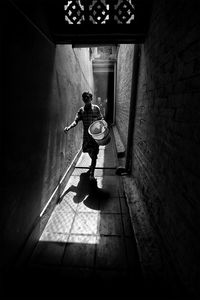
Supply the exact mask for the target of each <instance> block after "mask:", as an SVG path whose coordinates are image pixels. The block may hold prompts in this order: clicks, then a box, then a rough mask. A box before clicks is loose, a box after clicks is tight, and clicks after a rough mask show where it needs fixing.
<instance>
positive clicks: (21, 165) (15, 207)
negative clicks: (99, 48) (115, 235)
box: [0, 3, 93, 267]
mask: <svg viewBox="0 0 200 300" xmlns="http://www.w3.org/2000/svg"><path fill="white" fill-rule="evenodd" d="M2 8H3V12H2V18H3V19H2V18H1V21H2V26H1V29H2V35H1V42H2V43H1V65H2V68H1V71H2V75H3V76H2V80H3V81H2V83H3V84H2V88H1V91H2V95H3V98H2V100H3V101H2V110H1V112H2V115H3V116H2V124H1V125H2V127H1V128H2V130H1V132H2V145H3V155H2V156H1V158H2V159H3V163H4V167H5V171H4V173H3V175H4V185H3V192H4V197H1V218H0V230H1V231H0V232H1V245H2V246H1V251H3V253H2V255H1V256H0V265H1V266H5V267H6V266H8V265H9V264H11V263H12V262H13V260H14V259H15V258H16V257H17V255H18V253H19V251H20V250H21V247H22V246H23V244H24V242H25V240H26V238H27V236H28V234H29V233H30V230H31V229H32V226H33V224H34V223H35V221H36V219H37V218H38V216H39V215H40V212H41V211H42V209H43V207H44V205H45V204H46V202H47V201H48V199H49V197H50V195H51V194H52V192H53V191H54V189H55V187H56V186H57V184H58V183H59V181H60V179H61V178H62V176H63V174H64V173H65V171H66V170H67V168H68V166H69V165H70V163H71V161H72V159H73V158H74V156H75V155H76V153H77V151H78V150H79V149H80V147H81V139H82V125H79V126H77V127H76V128H74V129H73V130H72V131H71V132H69V134H68V135H65V134H64V133H63V128H64V127H65V126H66V125H69V124H70V122H72V121H73V119H74V116H75V113H76V111H77V109H78V108H79V107H80V106H81V105H82V100H81V94H82V92H83V91H84V90H90V91H91V90H92V88H93V77H92V66H91V61H90V60H89V51H88V50H87V49H84V50H80V49H79V50H76V49H75V50H74V49H72V47H71V46H70V45H67V46H61V45H57V46H55V45H53V44H52V43H51V42H50V41H49V40H48V39H45V37H44V36H43V35H41V34H40V32H38V31H37V30H36V28H34V27H33V26H32V25H31V24H30V23H29V22H28V20H27V19H26V18H24V17H23V16H22V15H21V14H20V13H19V12H18V11H17V10H15V8H13V7H12V5H9V4H8V3H6V4H5V3H4V6H3V5H2ZM80 66H82V69H81V67H80ZM38 234H39V233H38ZM35 238H38V236H35Z"/></svg>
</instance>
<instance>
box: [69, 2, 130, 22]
mask: <svg viewBox="0 0 200 300" xmlns="http://www.w3.org/2000/svg"><path fill="white" fill-rule="evenodd" d="M64 16H65V21H66V23H67V24H130V23H132V22H133V21H134V18H135V4H134V1H133V0H65V5H64Z"/></svg>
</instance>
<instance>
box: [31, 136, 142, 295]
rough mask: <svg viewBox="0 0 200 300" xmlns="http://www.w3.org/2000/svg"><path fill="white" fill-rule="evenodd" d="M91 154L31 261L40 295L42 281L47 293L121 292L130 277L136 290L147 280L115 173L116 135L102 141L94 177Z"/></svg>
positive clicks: (83, 158)
mask: <svg viewBox="0 0 200 300" xmlns="http://www.w3.org/2000/svg"><path fill="white" fill-rule="evenodd" d="M89 160H90V158H89V156H88V155H87V154H82V155H81V156H80V158H79V160H78V162H77V164H76V167H75V169H74V171H73V173H72V176H71V177H70V179H69V181H68V183H67V185H66V187H65V189H64V191H63V193H62V195H61V197H60V199H59V200H58V203H57V205H56V207H55V209H54V211H53V213H52V215H51V217H50V219H49V221H48V223H47V225H46V227H45V229H44V231H43V233H42V235H41V237H40V239H39V241H38V244H37V246H36V248H35V250H34V252H33V255H32V256H31V258H30V260H29V261H28V264H27V270H26V271H28V274H31V277H32V275H33V274H34V275H35V277H34V282H37V283H38V284H36V289H35V292H34V293H35V294H36V295H37V293H38V291H37V288H38V287H40V293H42V294H44V295H47V294H49V292H50V294H51V293H56V295H60V293H62V294H63V293H64V294H66V296H69V294H70V295H71V296H73V297H76V296H87V297H91V298H95V297H97V296H98V295H104V296H114V295H121V296H123V295H127V293H128V292H129V288H130V282H131V288H133V286H134V289H135V291H138V292H139V290H138V286H141V285H142V284H143V280H142V276H141V270H140V265H139V260H138V255H137V250H136V243H135V238H134V234H133V231H132V227H131V223H130V217H129V212H128V207H127V205H126V200H125V197H124V193H123V188H122V183H121V178H120V177H118V176H116V175H115V169H116V154H115V145H114V139H113V136H112V141H111V143H110V144H109V145H107V146H100V151H99V158H98V164H97V168H96V170H95V177H96V181H95V182H91V181H89V174H88V167H89V165H90V161H89ZM130 280H131V281H130ZM41 283H42V284H41ZM93 292H94V294H93ZM140 293H142V292H140Z"/></svg>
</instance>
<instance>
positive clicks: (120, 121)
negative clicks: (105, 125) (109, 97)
mask: <svg viewBox="0 0 200 300" xmlns="http://www.w3.org/2000/svg"><path fill="white" fill-rule="evenodd" d="M133 53H134V45H120V47H119V51H118V58H117V89H116V126H117V128H118V131H119V133H120V136H121V139H122V141H123V143H124V146H125V147H126V145H127V134H128V120H129V106H130V98H131V82H132V81H131V79H132V66H133Z"/></svg>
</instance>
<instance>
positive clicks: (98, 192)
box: [57, 171, 110, 210]
mask: <svg viewBox="0 0 200 300" xmlns="http://www.w3.org/2000/svg"><path fill="white" fill-rule="evenodd" d="M69 192H75V193H76V195H75V196H74V197H73V201H74V202H75V203H80V202H82V201H83V202H84V205H85V206H87V207H88V208H91V209H94V210H99V203H100V201H101V202H103V203H105V202H107V201H108V199H109V196H110V193H109V192H108V191H106V190H104V189H100V188H98V186H97V181H96V180H90V179H89V171H88V172H86V173H82V174H81V175H80V180H79V182H78V185H77V186H74V185H72V186H70V187H69V188H68V189H67V190H66V191H65V193H64V194H63V195H62V196H61V197H60V198H59V199H58V202H57V204H59V203H61V202H62V199H63V198H64V197H65V195H66V194H67V193H69Z"/></svg>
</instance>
